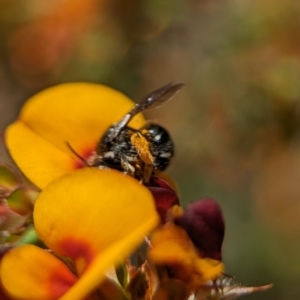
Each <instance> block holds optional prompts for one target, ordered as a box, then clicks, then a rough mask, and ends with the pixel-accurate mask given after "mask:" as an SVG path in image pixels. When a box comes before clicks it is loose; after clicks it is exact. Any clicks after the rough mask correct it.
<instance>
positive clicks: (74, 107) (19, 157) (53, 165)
mask: <svg viewBox="0 0 300 300" xmlns="http://www.w3.org/2000/svg"><path fill="white" fill-rule="evenodd" d="M132 106H133V102H132V101H131V100H130V99H129V98H127V97H126V96H125V95H123V94H122V93H120V92H118V91H115V90H113V89H111V88H109V87H106V86H103V85H98V84H91V83H68V84H61V85H58V86H55V87H52V88H49V89H46V90H44V91H42V92H40V93H38V94H36V95H34V96H33V97H32V98H30V99H29V100H28V101H27V102H26V104H25V105H24V107H23V108H22V110H21V113H20V116H19V119H18V120H17V121H16V122H14V123H13V124H11V125H10V126H9V127H8V128H7V130H6V136H5V139H6V145H7V147H8V150H9V152H10V154H11V156H12V158H13V159H14V160H15V162H16V163H17V165H18V166H19V168H20V169H21V170H22V172H23V173H24V174H25V175H26V176H27V177H28V178H29V179H30V180H31V181H32V182H33V183H34V184H36V185H37V186H38V187H40V188H44V187H45V186H46V185H47V184H48V183H49V182H51V181H52V180H53V179H55V178H57V177H60V176H62V175H64V174H66V173H68V172H70V171H72V170H75V169H77V168H81V167H83V166H84V165H83V164H82V162H81V161H80V160H79V159H78V157H76V155H74V153H72V151H71V149H70V147H68V144H69V145H70V146H71V147H72V148H73V149H74V150H75V151H76V153H78V154H79V155H80V156H82V157H83V158H85V159H88V158H89V157H90V156H91V155H92V154H93V152H94V150H95V148H96V145H97V143H98V142H99V140H100V138H101V136H102V135H103V134H104V133H105V131H106V130H107V129H108V127H109V126H111V125H112V124H113V123H115V122H117V121H118V120H119V119H120V118H121V117H122V116H123V115H125V114H126V113H127V112H128V111H129V110H130V109H131V108H132ZM144 124H145V121H144V119H143V116H142V115H141V114H139V115H137V116H135V117H134V118H133V120H132V121H131V122H130V123H129V125H130V126H131V127H133V128H140V127H142V126H143V125H144Z"/></svg>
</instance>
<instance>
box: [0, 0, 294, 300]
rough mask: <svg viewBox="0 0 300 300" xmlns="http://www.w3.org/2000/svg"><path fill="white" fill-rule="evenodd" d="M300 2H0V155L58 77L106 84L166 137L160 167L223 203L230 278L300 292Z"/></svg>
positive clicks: (274, 293) (194, 193) (193, 195)
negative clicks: (154, 100) (168, 144)
mask: <svg viewBox="0 0 300 300" xmlns="http://www.w3.org/2000/svg"><path fill="white" fill-rule="evenodd" d="M299 14H300V2H299V1H293V0H277V1H273V0H265V1H260V0H223V1H221V0H219V1H217V0H198V1H197V0H185V1H184V0H164V1H161V0H143V1H141V0H127V1H117V0H107V1H105V0H52V1H40V0H27V1H24V0H13V1H12V0H0V139H1V144H0V161H2V162H3V161H5V162H8V161H9V156H8V154H7V153H6V151H5V146H4V143H3V131H4V129H5V127H6V126H7V125H8V124H9V123H11V122H12V121H13V120H15V118H16V117H17V114H18V111H19V109H20V107H21V105H22V103H24V101H25V100H26V99H27V98H28V97H29V96H31V95H32V94H34V93H36V92H37V91H40V90H41V89H44V88H46V87H48V86H52V85H55V84H58V83H61V82H70V81H91V82H99V83H104V84H108V85H110V86H112V87H114V88H116V89H119V90H121V91H123V92H124V93H126V94H127V95H129V96H130V97H131V98H132V99H135V100H139V99H140V98H141V97H142V96H144V95H145V94H147V93H149V92H150V91H152V90H154V89H156V88H158V87H160V86H162V85H164V84H166V83H168V82H170V81H178V82H184V83H185V84H186V85H185V87H184V88H183V89H182V90H181V92H180V93H179V94H178V95H177V96H176V97H175V98H174V99H173V100H172V101H169V102H168V103H166V104H164V105H163V106H161V107H160V108H159V109H154V110H151V111H149V112H147V116H148V118H149V119H151V120H154V121H157V122H159V123H160V124H161V125H163V126H165V127H166V128H167V129H168V130H169V132H170V133H171V135H172V137H173V139H174V142H175V145H176V157H175V158H174V160H173V162H172V166H171V167H170V168H169V170H168V172H169V174H170V175H171V176H173V177H174V178H175V179H176V181H177V183H178V186H179V188H180V193H181V199H182V202H183V203H184V205H186V204H187V203H189V202H191V201H194V200H196V199H198V198H199V197H201V196H211V197H213V198H215V199H216V200H217V201H218V202H219V203H220V205H221V206H222V208H223V210H224V215H225V219H226V225H227V228H226V237H225V243H224V261H225V264H226V266H227V273H228V274H231V275H233V276H235V277H236V278H237V279H238V280H239V281H241V282H242V283H243V284H245V285H262V284H268V283H271V282H273V283H274V288H273V289H272V290H270V291H268V292H266V293H262V294H255V295H251V296H247V297H245V298H244V299H249V300H250V299H257V300H259V299H272V300H279V299H280V300H283V299H284V300H292V299H293V300H295V299H298V297H299V295H300V285H299V279H300V256H299V252H300V251H299V247H300V239H299V238H300V184H299V180H300V18H299Z"/></svg>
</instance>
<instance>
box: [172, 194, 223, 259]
mask: <svg viewBox="0 0 300 300" xmlns="http://www.w3.org/2000/svg"><path fill="white" fill-rule="evenodd" d="M175 223H176V224H177V225H180V226H181V227H183V228H184V229H185V230H186V232H187V234H188V235H189V237H190V238H191V240H192V241H193V243H194V245H195V246H196V247H197V249H198V250H199V252H200V254H201V255H202V256H204V257H210V258H213V259H217V260H222V243H223V239H224V233H225V224H224V219H223V214H222V210H221V208H220V206H219V205H218V203H217V202H216V201H215V200H213V199H210V198H202V199H199V200H197V201H195V202H193V203H192V204H190V205H189V206H188V207H187V209H186V210H185V212H184V215H183V216H182V217H181V218H179V219H176V221H175Z"/></svg>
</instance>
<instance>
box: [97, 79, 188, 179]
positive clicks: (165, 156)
mask: <svg viewBox="0 0 300 300" xmlns="http://www.w3.org/2000/svg"><path fill="white" fill-rule="evenodd" d="M182 86H183V84H182V83H169V84H167V85H165V86H163V87H161V88H159V89H157V90H155V91H154V92H152V93H150V94H149V95H147V96H146V97H145V98H144V99H143V100H142V101H141V102H140V103H137V104H135V106H134V107H133V108H132V109H131V110H130V111H129V112H128V113H127V114H126V115H125V116H124V117H123V118H122V119H121V120H120V121H119V122H117V123H116V124H114V125H113V126H111V127H109V128H108V130H107V131H106V133H105V134H104V135H103V137H102V138H101V140H100V141H99V143H98V145H97V147H96V155H97V157H96V159H95V161H94V164H93V165H94V166H107V167H110V168H113V169H117V170H122V171H124V172H126V173H128V174H130V175H131V176H133V177H135V178H137V179H139V180H142V181H143V182H144V183H148V182H149V180H150V178H151V176H152V175H153V173H156V172H159V171H163V170H165V169H166V167H167V166H168V165H169V162H170V159H171V158H172V157H173V155H174V145H173V142H172V140H171V138H170V135H169V133H168V132H167V131H166V130H165V129H164V128H163V127H161V126H159V125H157V124H153V123H149V124H147V125H145V126H144V127H142V128H140V129H134V128H131V127H129V126H127V124H128V123H129V121H130V120H131V119H132V118H133V117H134V116H135V115H136V114H138V113H140V112H142V111H144V110H146V109H149V108H153V107H158V106H159V105H160V104H161V103H163V102H165V101H167V100H169V99H170V98H171V97H172V96H174V95H175V94H176V93H177V91H178V90H179V89H180V88H181V87H182Z"/></svg>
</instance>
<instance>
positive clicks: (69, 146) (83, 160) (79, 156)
mask: <svg viewBox="0 0 300 300" xmlns="http://www.w3.org/2000/svg"><path fill="white" fill-rule="evenodd" d="M66 144H67V146H68V148H69V149H70V150H71V152H72V153H73V154H74V155H75V156H76V157H77V158H79V159H80V160H81V161H82V162H83V163H84V165H86V166H88V165H89V164H88V162H87V161H86V159H84V158H83V157H82V156H81V155H79V154H78V153H77V152H76V151H75V150H74V148H73V147H72V146H71V145H70V143H69V142H66Z"/></svg>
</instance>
